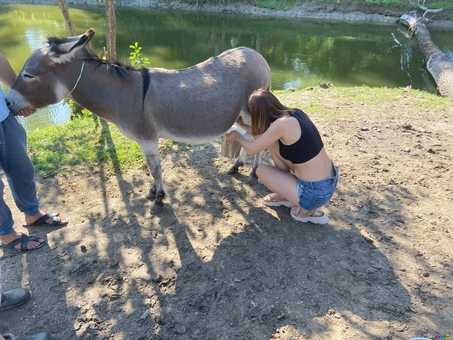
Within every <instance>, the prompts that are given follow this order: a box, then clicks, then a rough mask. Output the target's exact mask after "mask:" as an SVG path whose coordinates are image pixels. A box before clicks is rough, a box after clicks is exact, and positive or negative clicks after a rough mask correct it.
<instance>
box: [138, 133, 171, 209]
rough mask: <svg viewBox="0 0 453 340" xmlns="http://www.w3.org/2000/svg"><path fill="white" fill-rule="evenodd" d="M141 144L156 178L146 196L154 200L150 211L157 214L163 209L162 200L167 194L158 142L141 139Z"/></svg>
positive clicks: (152, 174) (150, 169)
mask: <svg viewBox="0 0 453 340" xmlns="http://www.w3.org/2000/svg"><path fill="white" fill-rule="evenodd" d="M139 144H140V147H141V149H142V151H143V154H144V155H145V159H146V162H147V163H148V167H149V171H150V172H151V176H153V179H154V183H153V185H152V187H151V189H149V193H148V195H147V196H146V198H148V199H149V200H151V201H154V204H153V205H152V207H151V209H150V212H151V214H155V213H158V212H159V211H161V210H162V208H163V207H164V202H163V201H162V200H163V198H164V196H165V190H164V183H163V181H162V167H161V165H160V160H159V148H158V142H157V141H156V142H154V141H153V142H149V141H147V142H142V141H140V142H139Z"/></svg>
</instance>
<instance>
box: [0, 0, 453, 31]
mask: <svg viewBox="0 0 453 340" xmlns="http://www.w3.org/2000/svg"><path fill="white" fill-rule="evenodd" d="M17 3H21V4H43V5H55V1H54V0H19V1H17V0H0V4H17ZM67 3H68V6H70V7H71V6H104V2H97V1H93V0H68V1H67ZM115 6H116V7H117V8H118V7H138V8H155V9H169V10H178V11H200V12H210V13H231V14H244V15H254V16H263V17H292V18H308V19H318V20H330V21H333V20H339V21H354V22H381V23H388V24H393V23H396V22H397V21H398V18H399V17H400V16H401V15H402V14H405V13H407V12H409V11H411V10H415V9H418V8H417V7H407V8H395V7H385V8H383V7H382V6H379V7H377V6H370V5H368V4H363V3H362V2H357V3H356V4H352V5H351V4H348V5H343V4H330V3H329V4H326V3H323V2H322V1H316V3H315V4H313V3H309V2H307V3H304V4H302V5H299V6H294V7H292V8H291V9H288V10H273V9H266V8H259V7H256V6H251V5H246V4H239V3H230V2H225V3H224V4H222V5H213V4H204V3H203V4H186V3H181V2H176V1H165V2H162V1H155V0H116V1H115ZM418 12H419V13H420V14H422V13H421V10H420V9H418ZM432 17H433V20H431V21H430V22H429V23H428V26H431V27H438V28H446V29H453V13H452V11H443V12H441V13H438V14H436V15H435V16H432Z"/></svg>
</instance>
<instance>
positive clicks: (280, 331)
mask: <svg viewBox="0 0 453 340" xmlns="http://www.w3.org/2000/svg"><path fill="white" fill-rule="evenodd" d="M292 96H294V94H291V93H285V94H282V95H281V96H280V98H281V99H282V101H283V102H284V103H287V104H290V103H293V99H294V98H293V97H292ZM297 96H298V98H297V100H298V101H300V102H304V103H306V104H307V107H308V105H309V104H310V103H322V105H324V107H329V108H330V109H333V111H335V110H336V109H338V112H339V114H340V113H341V112H342V110H348V111H349V110H350V112H354V115H353V116H351V118H342V119H341V118H340V119H338V120H335V121H332V120H331V119H327V118H323V116H322V115H321V114H320V113H321V112H316V110H314V111H307V113H309V114H310V116H311V117H312V119H313V120H314V121H315V123H316V124H317V126H318V128H319V129H320V131H321V133H322V134H323V138H324V142H325V145H326V147H327V149H328V153H329V155H330V156H331V157H332V158H333V159H334V161H335V162H336V164H337V165H338V167H339V171H340V182H339V186H338V191H337V193H336V194H335V195H334V197H333V199H332V201H331V203H330V204H329V205H328V206H326V207H325V210H324V211H325V212H326V213H327V214H328V215H329V216H330V218H331V220H330V222H329V223H328V224H327V225H325V226H317V225H313V224H310V223H307V224H303V223H300V222H296V221H294V220H293V219H292V218H291V217H290V215H289V208H284V207H279V208H268V207H265V206H263V204H262V203H261V202H260V197H262V196H264V195H265V194H266V193H267V189H266V188H265V187H264V186H263V185H262V184H260V183H258V184H256V185H254V186H250V185H248V184H247V178H248V174H249V171H250V165H251V164H248V165H247V166H246V167H244V168H242V169H241V171H240V173H239V174H237V175H234V176H231V175H228V174H226V171H227V169H228V168H229V166H230V165H231V164H232V160H231V159H227V158H224V157H222V156H221V155H220V143H219V141H217V142H215V143H212V144H208V145H202V146H194V147H191V148H190V149H189V150H188V151H187V152H183V151H182V150H179V149H178V146H175V149H174V152H171V153H168V154H166V155H162V163H163V168H164V182H165V185H166V189H167V198H166V200H165V202H166V203H167V204H166V206H165V208H164V210H163V212H162V213H160V214H158V215H151V214H150V212H149V208H150V206H151V202H149V201H147V200H146V198H145V196H146V193H147V191H148V189H149V179H150V178H149V174H148V175H147V174H145V173H142V172H140V171H130V172H125V173H121V174H116V175H115V174H108V173H105V172H104V171H103V168H102V166H99V168H98V170H97V171H96V172H94V173H88V172H87V171H85V170H84V169H83V168H80V169H79V171H80V172H79V173H78V174H75V175H71V176H68V177H63V176H61V177H60V176H58V177H55V178H48V179H38V187H39V192H40V198H41V202H42V207H43V208H44V209H46V210H48V211H51V212H62V213H64V215H65V216H67V217H69V218H70V224H69V225H68V226H67V227H65V228H57V229H55V228H51V227H34V228H33V229H32V228H28V229H26V228H23V227H21V226H20V224H21V223H20V222H21V220H22V216H21V214H20V213H19V212H18V211H17V210H13V214H14V217H15V219H16V221H17V223H16V225H17V226H18V227H17V228H18V230H21V231H24V232H27V233H32V234H34V235H39V236H41V237H43V238H44V239H46V241H47V243H48V245H46V246H45V247H43V248H42V249H40V250H38V251H34V252H31V253H27V254H21V253H18V252H14V251H1V250H0V254H2V252H3V255H2V257H1V263H3V281H4V282H3V285H4V289H5V290H6V289H12V288H15V287H18V286H22V287H26V288H28V289H30V291H31V292H32V294H33V297H32V300H31V301H30V302H29V303H27V304H25V305H23V306H22V307H18V308H16V309H13V310H10V311H7V312H4V313H2V315H1V320H0V332H13V333H15V334H17V335H22V334H29V333H33V332H35V331H40V330H48V331H50V332H51V333H52V335H53V338H54V339H120V340H121V339H409V338H411V337H421V336H429V335H434V334H435V333H436V332H437V333H450V334H452V333H453V301H452V300H453V298H452V296H453V291H452V290H453V263H452V259H453V252H452V244H453V242H452V241H453V240H452V236H453V235H452V221H453V218H452V217H453V216H452V212H451V207H452V203H453V193H452V192H453V191H452V189H453V184H452V183H453V176H452V172H451V169H452V144H451V141H452V140H453V132H452V129H451V126H452V124H453V109H448V110H446V111H445V112H433V111H430V110H427V109H424V108H421V107H420V105H419V104H416V103H414V99H416V97H417V93H416V92H415V91H414V92H413V91H408V92H403V91H402V93H401V95H399V96H397V97H395V98H392V100H389V101H388V102H383V103H379V104H378V105H377V104H376V103H367V102H364V103H360V104H351V103H348V102H347V100H342V99H339V98H337V99H333V96H331V95H330V90H322V89H315V90H313V91H305V92H301V93H298V95H297ZM299 96H300V97H299ZM302 108H303V107H302ZM450 108H451V106H450ZM268 159H269V157H268V155H266V156H265V161H268ZM249 163H251V160H250V161H249ZM6 199H7V201H8V202H9V203H10V205H11V207H13V209H15V208H14V204H12V203H11V197H10V196H9V190H7V197H6Z"/></svg>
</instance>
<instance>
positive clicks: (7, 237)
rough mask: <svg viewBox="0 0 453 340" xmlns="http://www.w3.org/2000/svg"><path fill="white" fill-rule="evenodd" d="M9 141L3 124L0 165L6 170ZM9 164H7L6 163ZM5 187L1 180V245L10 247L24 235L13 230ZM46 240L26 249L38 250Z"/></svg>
mask: <svg viewBox="0 0 453 340" xmlns="http://www.w3.org/2000/svg"><path fill="white" fill-rule="evenodd" d="M8 145H9V144H8V143H7V140H6V139H5V126H4V124H3V122H1V123H0V165H1V167H2V168H3V169H4V168H5V165H4V162H5V150H6V149H7V147H8ZM6 163H7V162H6ZM4 188H5V185H4V183H3V181H2V180H1V179H0V244H2V245H5V246H6V245H8V244H10V243H11V242H14V241H15V240H17V239H20V238H21V237H22V233H20V232H17V231H15V230H14V228H13V224H14V221H13V217H12V215H11V210H10V209H9V207H8V206H7V205H6V202H5V200H4V199H3V192H4ZM43 242H44V240H42V239H39V240H38V241H34V240H29V241H28V242H27V244H26V248H27V249H29V250H32V249H36V248H38V247H41V245H42V243H43ZM20 247H21V244H20V243H19V244H17V245H16V246H15V248H16V249H20Z"/></svg>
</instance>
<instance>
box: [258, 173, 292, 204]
mask: <svg viewBox="0 0 453 340" xmlns="http://www.w3.org/2000/svg"><path fill="white" fill-rule="evenodd" d="M256 174H257V176H258V178H259V180H260V181H261V182H262V183H263V184H264V185H265V186H266V187H267V188H268V189H269V190H271V191H272V192H275V193H276V194H278V195H279V196H280V197H282V198H284V199H286V200H288V201H289V202H291V203H292V204H294V205H295V206H299V197H298V196H297V189H296V188H297V178H296V176H294V175H293V174H291V173H290V172H287V171H284V170H282V169H280V168H277V167H275V166H272V165H267V164H261V165H260V166H258V168H257V169H256Z"/></svg>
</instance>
